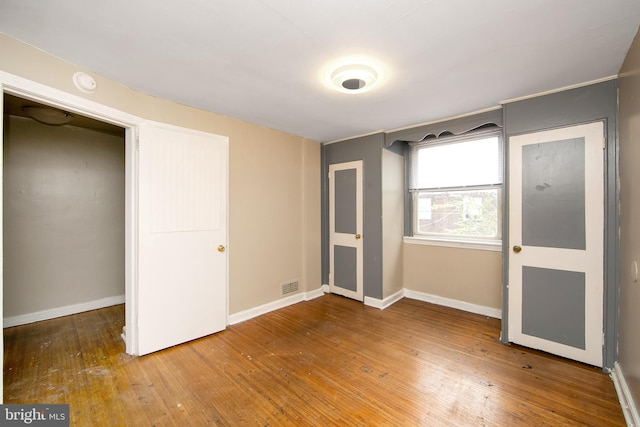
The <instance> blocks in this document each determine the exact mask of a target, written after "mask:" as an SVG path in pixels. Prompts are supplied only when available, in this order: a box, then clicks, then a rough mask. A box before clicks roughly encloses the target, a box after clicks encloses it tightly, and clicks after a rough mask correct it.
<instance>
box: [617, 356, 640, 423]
mask: <svg viewBox="0 0 640 427" xmlns="http://www.w3.org/2000/svg"><path fill="white" fill-rule="evenodd" d="M610 377H611V379H612V380H613V385H614V386H615V388H616V393H617V394H618V400H620V407H621V408H622V413H623V414H624V419H625V420H626V421H627V426H629V427H638V426H640V414H638V408H637V407H636V404H635V402H634V400H633V395H632V394H631V390H629V386H628V385H627V380H626V379H625V378H624V375H623V373H622V367H621V366H620V364H619V363H618V362H615V363H614V364H613V369H612V370H611V374H610Z"/></svg>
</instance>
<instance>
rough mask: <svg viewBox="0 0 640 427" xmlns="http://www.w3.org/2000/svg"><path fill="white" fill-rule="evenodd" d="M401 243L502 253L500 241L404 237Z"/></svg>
mask: <svg viewBox="0 0 640 427" xmlns="http://www.w3.org/2000/svg"><path fill="white" fill-rule="evenodd" d="M403 242H404V243H407V244H410V245H423V246H441V247H447V248H461V249H474V250H480V251H493V252H502V240H466V239H465V240H456V239H452V238H434V237H428V236H413V237H412V236H405V237H404V238H403Z"/></svg>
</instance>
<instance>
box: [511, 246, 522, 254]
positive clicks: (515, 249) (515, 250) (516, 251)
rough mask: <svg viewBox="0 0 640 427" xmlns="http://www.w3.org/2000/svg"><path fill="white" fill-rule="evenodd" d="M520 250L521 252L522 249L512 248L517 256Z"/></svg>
mask: <svg viewBox="0 0 640 427" xmlns="http://www.w3.org/2000/svg"><path fill="white" fill-rule="evenodd" d="M521 250H522V248H521V247H520V246H514V247H513V252H515V253H517V254H519V253H520V251H521Z"/></svg>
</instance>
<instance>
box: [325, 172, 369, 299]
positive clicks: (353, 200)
mask: <svg viewBox="0 0 640 427" xmlns="http://www.w3.org/2000/svg"><path fill="white" fill-rule="evenodd" d="M362 219H363V217H362V160H357V161H354V162H346V163H337V164H333V165H329V288H330V290H331V292H332V293H335V294H339V295H344V296H346V297H349V298H353V299H356V300H358V301H362V300H363V298H364V297H363V295H364V292H363V282H362V248H363V246H362V245H363V236H362V224H363V221H362Z"/></svg>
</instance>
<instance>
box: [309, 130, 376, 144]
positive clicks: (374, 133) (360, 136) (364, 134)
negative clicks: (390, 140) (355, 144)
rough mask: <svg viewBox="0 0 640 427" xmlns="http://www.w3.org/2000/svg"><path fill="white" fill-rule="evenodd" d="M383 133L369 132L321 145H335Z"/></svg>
mask: <svg viewBox="0 0 640 427" xmlns="http://www.w3.org/2000/svg"><path fill="white" fill-rule="evenodd" d="M384 132H385V131H384V130H376V131H373V132H369V133H363V134H361V135H355V136H349V137H347V138H341V139H335V140H333V141H327V142H323V143H322V145H329V144H335V143H336V142H343V141H349V140H351V139H355V138H364V137H365V136H371V135H377V134H379V133H384Z"/></svg>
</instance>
